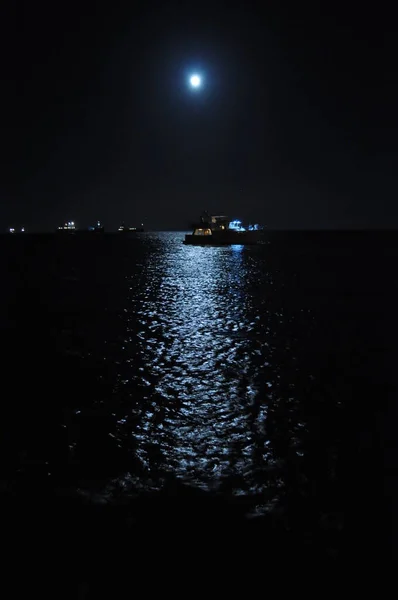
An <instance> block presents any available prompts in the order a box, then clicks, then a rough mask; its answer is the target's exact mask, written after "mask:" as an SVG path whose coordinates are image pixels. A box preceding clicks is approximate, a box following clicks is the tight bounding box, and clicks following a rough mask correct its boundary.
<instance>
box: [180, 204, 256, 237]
mask: <svg viewBox="0 0 398 600" xmlns="http://www.w3.org/2000/svg"><path fill="white" fill-rule="evenodd" d="M262 238H263V228H262V227H260V226H259V225H248V226H246V227H245V226H243V225H242V221H239V220H233V221H231V220H230V219H229V218H228V217H227V216H226V215H210V214H209V213H208V212H206V211H205V212H204V213H203V214H202V216H201V218H200V222H199V223H198V224H197V225H195V226H194V228H193V233H191V234H186V236H185V239H184V244H187V245H194V246H229V245H231V244H239V245H251V244H258V243H259V242H261V241H262Z"/></svg>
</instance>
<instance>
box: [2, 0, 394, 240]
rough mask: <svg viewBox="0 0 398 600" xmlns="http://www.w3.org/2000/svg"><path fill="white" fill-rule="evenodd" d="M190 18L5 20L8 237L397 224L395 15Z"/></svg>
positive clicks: (26, 5)
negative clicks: (223, 217) (20, 231)
mask: <svg viewBox="0 0 398 600" xmlns="http://www.w3.org/2000/svg"><path fill="white" fill-rule="evenodd" d="M98 4H99V3H98ZM129 4H130V8H128V6H129ZM187 4H188V3H182V2H181V3H177V2H173V3H168V2H166V1H164V2H161V3H154V2H149V1H148V2H145V3H142V5H141V7H140V5H139V4H137V3H135V2H132V3H126V2H123V3H121V2H120V3H119V2H118V1H114V2H110V3H104V5H103V6H102V4H101V5H100V6H95V4H94V3H92V4H91V3H90V6H89V5H88V4H87V3H84V2H80V3H77V2H73V1H69V2H64V0H60V1H58V2H53V3H52V4H50V3H45V4H44V3H43V2H40V1H38V2H31V1H29V2H17V3H15V2H13V3H11V2H9V3H8V5H4V3H3V4H2V8H1V9H0V11H1V14H0V37H1V41H0V44H1V84H2V85H1V99H0V107H1V114H0V120H1V131H0V135H1V138H0V139H1V178H0V200H1V205H0V229H1V230H5V229H6V228H8V227H9V226H10V225H13V224H15V225H19V224H24V225H26V226H27V227H29V228H30V229H53V228H54V227H55V226H56V225H57V224H58V223H59V222H60V221H63V220H65V219H74V220H75V221H77V222H78V223H79V224H81V225H87V224H89V223H90V222H94V221H95V220H97V219H98V218H99V219H101V220H102V221H103V222H104V223H105V225H106V226H107V227H108V228H114V227H116V226H117V225H118V224H119V222H120V221H122V220H125V221H126V222H128V223H129V224H136V223H140V222H142V221H143V220H144V221H145V224H146V226H147V227H148V228H169V227H173V228H184V227H186V226H189V224H190V223H191V222H192V220H194V219H195V218H196V217H197V215H198V213H200V212H201V211H202V209H204V208H207V209H209V210H210V211H217V212H218V211H223V212H226V213H227V214H230V215H231V217H242V218H244V219H250V220H255V221H260V222H263V223H266V224H268V225H269V226H270V227H286V228H289V227H340V226H344V227H350V226H355V227H363V226H365V227H369V226H398V202H397V199H398V185H397V168H396V161H397V145H396V140H397V124H398V119H397V111H398V102H397V101H398V89H397V67H396V42H395V37H396V33H397V31H396V27H395V20H394V18H393V15H392V14H391V13H390V14H389V13H387V12H385V11H384V9H383V8H382V5H381V4H373V5H372V7H371V8H369V9H366V8H364V6H363V5H362V6H359V7H358V8H357V9H356V10H354V8H353V9H352V10H351V9H349V8H348V5H347V4H346V6H345V7H344V9H342V10H341V11H339V10H337V8H335V9H333V7H329V9H326V8H325V7H323V8H322V7H320V6H319V5H321V4H324V3H317V4H314V5H312V6H310V5H307V7H303V6H302V5H301V6H298V5H299V4H300V3H297V2H296V3H294V5H293V7H290V6H289V4H286V3H282V2H272V3H271V2H268V3H267V2H263V3H261V4H259V5H258V8H256V5H254V4H251V3H243V2H242V3H238V4H232V3H225V4H221V3H217V2H211V3H208V4H207V3H203V2H200V3H189V4H190V5H189V7H187ZM231 5H232V6H234V7H235V8H231ZM327 10H328V11H329V12H327ZM367 10H368V11H369V12H366V11H367ZM333 11H334V12H333ZM193 71H198V72H200V73H201V74H202V75H203V77H204V83H205V85H204V86H203V88H202V89H201V91H200V92H199V93H197V92H195V93H192V91H191V90H190V89H189V88H188V86H187V76H188V74H189V73H191V72H193Z"/></svg>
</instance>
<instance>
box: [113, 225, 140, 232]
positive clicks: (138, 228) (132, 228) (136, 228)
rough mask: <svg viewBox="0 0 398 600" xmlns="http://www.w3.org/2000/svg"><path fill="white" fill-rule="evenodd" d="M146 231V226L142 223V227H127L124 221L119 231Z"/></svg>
mask: <svg viewBox="0 0 398 600" xmlns="http://www.w3.org/2000/svg"><path fill="white" fill-rule="evenodd" d="M143 231H144V226H143V224H142V223H141V227H126V225H125V224H124V223H122V224H121V225H120V227H119V229H118V232H119V233H142V232H143Z"/></svg>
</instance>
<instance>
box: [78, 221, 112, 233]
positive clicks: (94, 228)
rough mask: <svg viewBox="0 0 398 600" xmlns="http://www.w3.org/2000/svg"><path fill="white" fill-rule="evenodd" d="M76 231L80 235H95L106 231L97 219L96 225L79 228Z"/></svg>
mask: <svg viewBox="0 0 398 600" xmlns="http://www.w3.org/2000/svg"><path fill="white" fill-rule="evenodd" d="M76 233H77V234H79V235H93V234H99V233H105V227H104V226H103V225H101V222H100V221H97V224H96V225H90V226H89V227H87V228H86V229H77V231H76Z"/></svg>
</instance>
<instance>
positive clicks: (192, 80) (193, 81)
mask: <svg viewBox="0 0 398 600" xmlns="http://www.w3.org/2000/svg"><path fill="white" fill-rule="evenodd" d="M189 81H190V83H191V86H192V87H194V88H197V87H199V86H200V84H201V80H200V77H199V75H191V77H190V79H189Z"/></svg>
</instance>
